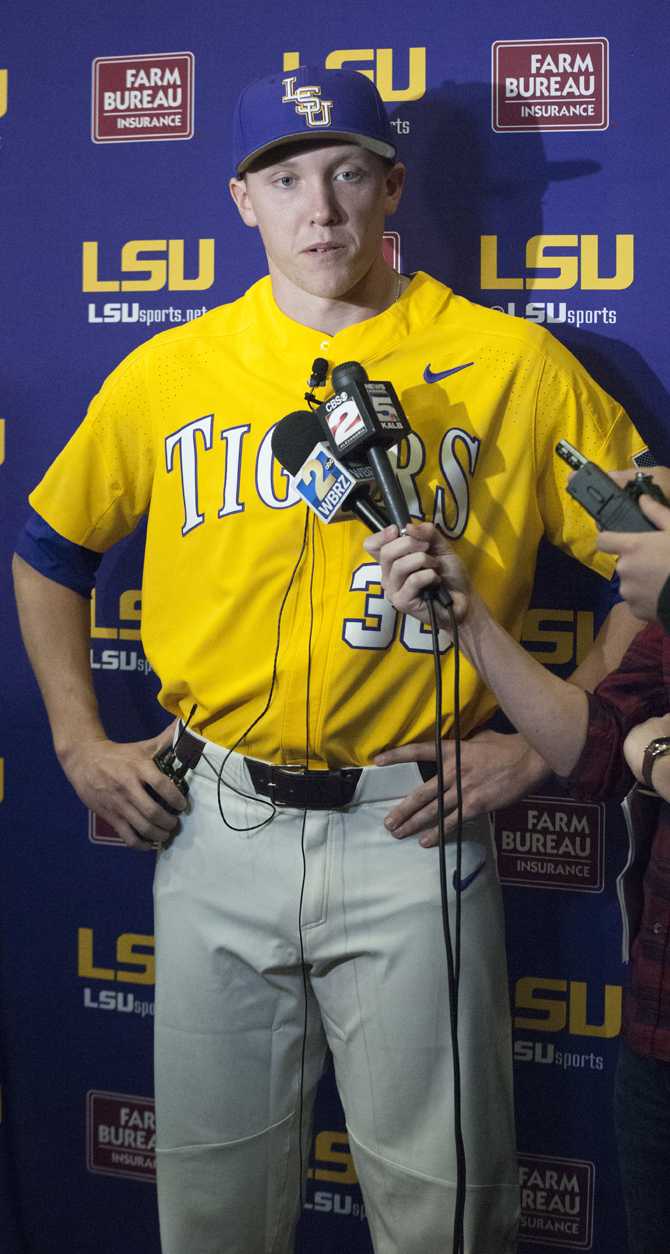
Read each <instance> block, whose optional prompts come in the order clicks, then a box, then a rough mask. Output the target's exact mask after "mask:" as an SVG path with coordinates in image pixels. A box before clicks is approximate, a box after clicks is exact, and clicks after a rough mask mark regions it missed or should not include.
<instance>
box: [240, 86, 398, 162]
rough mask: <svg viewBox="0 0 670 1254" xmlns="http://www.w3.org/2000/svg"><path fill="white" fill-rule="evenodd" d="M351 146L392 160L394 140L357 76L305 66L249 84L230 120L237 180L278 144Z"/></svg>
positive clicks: (374, 97) (374, 95)
mask: <svg viewBox="0 0 670 1254" xmlns="http://www.w3.org/2000/svg"><path fill="white" fill-rule="evenodd" d="M329 139H344V140H350V141H352V142H353V143H355V144H361V145H362V147H363V148H369V149H370V150H371V151H372V152H376V153H377V154H378V155H379V156H380V157H388V158H393V157H395V155H396V148H397V145H396V140H395V134H394V132H393V129H392V127H391V124H390V122H389V120H388V117H387V114H386V109H385V108H384V104H383V102H382V98H381V96H380V95H379V92H378V91H377V88H376V87H375V85H374V83H372V82H371V80H370V79H369V78H366V77H365V76H364V75H363V74H359V73H358V71H357V70H324V69H322V68H320V67H317V66H313V65H308V66H301V67H300V69H297V70H287V71H285V72H284V73H282V74H271V75H270V76H269V77H268V78H261V79H258V80H257V81H256V82H255V83H250V84H249V86H248V87H245V88H244V91H243V92H242V93H241V95H240V96H239V99H238V101H237V104H236V106H235V113H234V115H233V165H234V168H235V173H236V175H237V176H238V177H239V176H240V175H241V174H244V171H245V170H247V169H248V168H249V166H250V165H251V163H252V162H253V161H256V160H257V158H258V157H262V156H263V154H264V153H266V152H268V151H269V150H270V149H271V148H275V147H277V146H278V145H280V144H291V143H298V142H300V141H304V140H315V141H317V142H321V143H324V142H327V141H328V140H329Z"/></svg>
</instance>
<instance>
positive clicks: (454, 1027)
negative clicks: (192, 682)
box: [427, 600, 466, 1254]
mask: <svg viewBox="0 0 670 1254" xmlns="http://www.w3.org/2000/svg"><path fill="white" fill-rule="evenodd" d="M427 607H428V614H429V617H430V626H431V633H432V643H433V661H434V664H435V767H436V784H437V832H438V857H439V869H440V896H441V904H442V931H443V934H444V945H445V950H446V957H447V984H448V989H449V1024H450V1032H451V1054H452V1067H453V1105H454V1143H455V1149H456V1201H455V1205H454V1227H453V1244H452V1251H453V1254H463V1225H464V1214H465V1196H466V1160H465V1146H464V1142H463V1126H462V1103H461V1061H460V1054H459V1047H458V984H459V979H460V953H461V937H460V931H461V899H460V884H461V862H462V844H463V797H462V784H461V757H460V649H459V641H458V627H457V624H456V619H455V616H454V613H453V607H452V606H449V608H448V612H449V617H450V624H451V631H452V635H453V641H454V732H455V748H456V752H455V769H456V807H457V824H456V920H455V950H456V958H454V947H452V941H451V928H450V923H449V901H448V897H447V866H446V849H445V834H444V764H443V761H442V704H443V703H442V665H441V658H440V646H439V629H438V624H437V618H436V614H435V606H434V603H433V601H432V600H428V601H427Z"/></svg>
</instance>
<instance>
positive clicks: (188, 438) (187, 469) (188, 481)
mask: <svg viewBox="0 0 670 1254" xmlns="http://www.w3.org/2000/svg"><path fill="white" fill-rule="evenodd" d="M352 405H353V402H351V401H346V402H344V404H342V405H340V406H337V407H336V408H335V410H333V411H332V413H331V414H329V415H328V423H329V426H330V419H331V417H332V418H333V419H334V420H335V424H336V425H334V428H332V427H331V430H333V435H334V438H335V439H336V441H337V442H338V443H341V442H342V440H343V439H347V438H348V437H349V436H350V435H351V434H352V433H353V432H354V431H357V430H358V429H359V426H358V425H357V424H358V423H359V422H360V424H362V419H361V416H360V414H359V413H358V410H357V409H356V407H355V405H354V406H353V410H354V412H353V413H352V412H350V411H351V409H352ZM342 430H344V436H343V437H342V439H338V435H339V434H340V433H341V432H342ZM249 431H250V426H249V425H248V424H244V425H242V426H236V427H228V428H226V429H224V430H223V431H221V432H220V436H219V438H220V440H221V441H222V442H223V445H224V448H225V453H224V457H223V466H222V476H221V501H222V503H221V506H220V508H219V509H218V510H217V518H227V517H229V516H230V515H231V514H240V513H243V511H244V508H245V501H244V500H243V499H242V496H241V486H240V485H241V482H242V464H243V457H244V456H245V449H246V444H245V436H246V435H247V434H248V433H249ZM273 431H274V426H273V427H272V428H271V429H270V430H269V431H268V432H267V433H266V435H265V436H264V437H263V440H262V442H261V444H260V447H259V450H258V454H257V459H256V480H255V481H256V491H257V494H258V497H259V499H260V500H261V501H262V502H263V504H264V505H267V507H268V508H269V509H289V508H291V507H292V506H293V505H297V504H298V503H299V501H300V500H301V497H302V496H304V495H305V494H304V493H301V492H300V491H299V490H298V489H297V488H296V487H295V485H294V484H293V483H292V482H291V479H290V476H289V475H288V473H287V471H286V470H284V468H283V467H280V465H279V463H278V462H277V461H276V459H274V458H273V455H272V443H271V441H272V432H273ZM480 443H481V442H480V440H478V439H477V438H476V437H475V436H473V435H471V434H469V433H468V432H467V431H464V430H463V429H462V428H461V427H454V428H453V429H451V430H449V431H447V432H446V433H445V435H444V438H443V440H442V443H441V446H440V467H441V471H442V474H443V476H444V483H443V484H442V483H441V484H438V485H436V486H435V487H434V502H433V506H432V508H433V518H434V521H435V522H437V523H439V525H440V526H441V527H442V528H443V529H444V530H445V531H446V532H447V534H448V535H449V536H450V537H451V538H452V539H456V538H458V536H460V535H462V534H463V532H464V530H465V528H466V526H467V521H468V513H469V508H470V488H469V480H470V479H471V478H472V476H473V475H474V473H475V470H476V467H477V459H478V456H479V447H480ZM459 446H460V447H462V448H464V449H465V453H466V456H465V458H464V459H463V460H460V459H459V457H458V455H457V450H458V448H459ZM217 447H218V441H217V440H216V439H215V438H214V415H213V414H206V415H204V417H202V418H196V419H195V420H194V421H193V422H189V423H186V425H185V426H183V427H180V428H179V430H178V431H174V432H172V433H171V434H170V435H168V436H166V437H165V468H166V471H167V473H168V474H174V473H175V471H176V470H177V467H178V468H179V482H180V485H181V495H182V501H183V507H184V512H183V522H182V526H181V534H182V535H183V536H187V535H188V534H189V532H191V531H193V530H194V529H195V528H196V527H200V526H201V525H202V524H203V523H204V522H205V520H206V516H207V511H206V509H205V507H204V505H203V504H202V502H201V496H202V493H201V491H200V489H199V472H200V469H201V464H202V457H203V456H206V455H207V454H209V453H211V452H212V451H213V450H215V449H216V448H217ZM404 449H406V451H404V452H403V450H404ZM400 456H401V458H402V460H400V461H399V462H398V466H397V474H398V478H399V480H400V483H401V486H402V489H403V491H404V493H405V498H406V500H407V503H408V508H409V511H410V514H411V515H412V517H414V518H424V517H425V516H426V515H425V511H424V509H423V506H422V503H421V497H420V495H419V489H418V486H417V482H416V480H417V476H418V475H419V473H420V471H421V470H422V468H423V466H424V465H425V461H426V449H425V446H424V444H423V441H422V440H421V438H420V436H418V435H417V433H416V432H415V431H412V432H411V433H410V435H409V436H408V437H407V439H406V440H403V441H402V445H401V450H400ZM324 458H326V459H327V455H326V454H325V453H324ZM331 460H332V459H331ZM277 470H279V471H280V472H281V475H282V476H283V477H284V480H285V481H286V490H285V492H284V493H283V494H281V495H280V494H279V493H278V492H277V491H276V488H275V474H276V472H277ZM320 472H321V474H322V476H323V475H324V474H326V468H325V463H324V465H323V466H321V467H320ZM328 474H329V475H330V478H329V479H328V488H325V487H324V492H323V495H322V496H319V495H318V493H316V487H315V489H314V492H315V493H316V495H315V503H316V502H317V501H318V503H319V504H320V503H321V502H322V501H323V499H324V498H325V495H326V493H327V490H328V489H329V488H332V487H333V486H334V485H335V478H334V477H333V475H332V467H331V468H329V469H328ZM320 482H321V480H320ZM323 483H324V484H325V483H326V480H325V479H323ZM446 493H448V496H449V499H450V501H451V502H452V503H453V506H452V507H451V508H450V507H449V506H448V505H447V496H446ZM454 508H455V512H454ZM327 512H328V511H327ZM324 520H325V515H324Z"/></svg>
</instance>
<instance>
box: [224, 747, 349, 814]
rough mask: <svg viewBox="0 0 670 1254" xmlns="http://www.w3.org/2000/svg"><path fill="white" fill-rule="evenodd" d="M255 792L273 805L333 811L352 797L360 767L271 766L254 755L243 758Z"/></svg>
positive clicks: (347, 802)
mask: <svg viewBox="0 0 670 1254" xmlns="http://www.w3.org/2000/svg"><path fill="white" fill-rule="evenodd" d="M244 760H245V762H246V767H247V770H248V772H249V774H250V776H251V781H252V783H253V786H254V788H255V789H256V792H258V793H262V794H263V796H265V797H269V798H270V800H271V801H273V802H274V804H275V805H276V806H293V807H294V809H297V810H337V809H338V808H340V807H342V806H348V805H350V804H351V802H352V801H353V799H354V793H355V792H356V785H357V783H358V781H359V779H360V777H361V767H360V766H349V767H346V768H345V769H344V770H342V771H308V770H305V769H304V767H301V766H299V767H290V766H271V765H270V763H269V762H259V761H258V760H257V759H256V758H245V759H244Z"/></svg>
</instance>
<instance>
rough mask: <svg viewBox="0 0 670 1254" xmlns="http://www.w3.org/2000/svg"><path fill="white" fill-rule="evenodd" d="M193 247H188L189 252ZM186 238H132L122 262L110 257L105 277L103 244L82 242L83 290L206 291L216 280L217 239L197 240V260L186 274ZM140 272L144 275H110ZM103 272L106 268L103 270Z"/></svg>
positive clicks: (123, 248) (122, 249)
mask: <svg viewBox="0 0 670 1254" xmlns="http://www.w3.org/2000/svg"><path fill="white" fill-rule="evenodd" d="M190 252H192V249H189V253H190ZM185 254H186V240H184V239H131V240H128V241H127V243H125V244H124V245H123V246H122V248H121V257H120V263H118V262H117V263H115V262H114V261H110V260H109V259H107V262H106V266H105V269H106V271H107V275H106V277H103V275H101V262H100V243H99V241H98V240H85V241H84V243H83V244H82V291H83V292H160V291H162V289H163V288H165V287H167V288H168V290H169V291H170V292H203V291H205V290H206V289H207V288H209V287H211V286H212V284H213V283H214V240H213V239H199V240H198V256H197V263H196V264H195V266H194V263H193V261H191V265H190V269H191V273H190V274H188V275H187V274H186V260H185ZM119 271H120V273H121V276H128V275H135V276H136V275H138V274H141V275H142V276H143V277H142V278H137V277H134V278H129V277H120V278H119V277H110V272H111V275H114V274H117V275H118V273H119ZM103 274H104V271H103Z"/></svg>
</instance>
